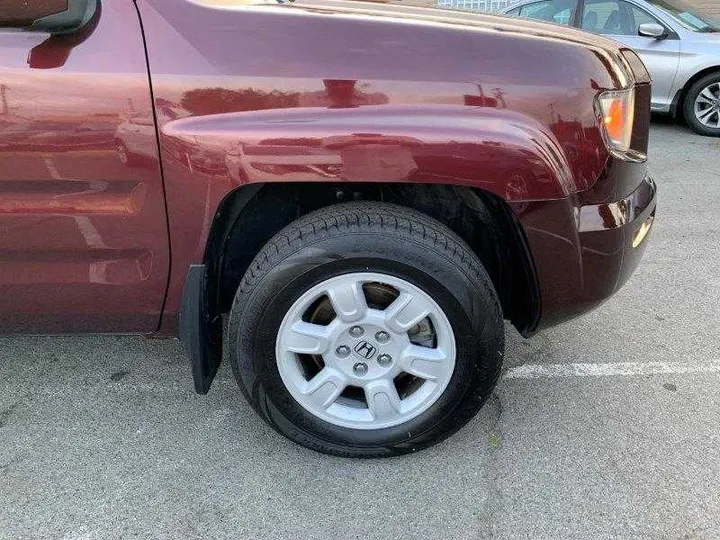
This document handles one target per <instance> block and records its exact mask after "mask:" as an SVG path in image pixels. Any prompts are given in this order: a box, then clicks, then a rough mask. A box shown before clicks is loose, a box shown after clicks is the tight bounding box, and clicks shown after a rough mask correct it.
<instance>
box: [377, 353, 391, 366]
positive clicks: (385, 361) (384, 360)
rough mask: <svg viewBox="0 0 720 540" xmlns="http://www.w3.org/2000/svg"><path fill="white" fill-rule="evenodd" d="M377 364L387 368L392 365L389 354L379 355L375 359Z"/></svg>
mask: <svg viewBox="0 0 720 540" xmlns="http://www.w3.org/2000/svg"><path fill="white" fill-rule="evenodd" d="M377 363H378V364H380V365H381V366H382V367H387V366H389V365H390V364H392V356H390V355H389V354H381V355H380V356H378V357H377Z"/></svg>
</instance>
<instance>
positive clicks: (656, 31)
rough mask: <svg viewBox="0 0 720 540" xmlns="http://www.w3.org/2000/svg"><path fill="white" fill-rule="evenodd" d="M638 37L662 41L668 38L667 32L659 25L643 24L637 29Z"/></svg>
mask: <svg viewBox="0 0 720 540" xmlns="http://www.w3.org/2000/svg"><path fill="white" fill-rule="evenodd" d="M638 35H639V36H644V37H649V38H655V39H664V38H666V37H667V36H668V31H667V30H666V29H665V27H664V26H663V25H661V24H656V23H644V24H641V25H640V26H639V27H638Z"/></svg>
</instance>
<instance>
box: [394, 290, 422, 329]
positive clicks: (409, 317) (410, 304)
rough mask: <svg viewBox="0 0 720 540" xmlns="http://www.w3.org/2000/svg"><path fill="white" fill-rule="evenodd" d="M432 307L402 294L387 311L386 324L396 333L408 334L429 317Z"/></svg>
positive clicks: (407, 294)
mask: <svg viewBox="0 0 720 540" xmlns="http://www.w3.org/2000/svg"><path fill="white" fill-rule="evenodd" d="M430 311H431V307H430V305H429V304H428V303H427V302H425V301H424V300H423V299H421V298H418V297H416V296H414V295H412V294H410V293H406V292H402V293H400V296H398V297H397V298H396V299H395V301H394V302H393V303H392V304H390V305H389V306H388V307H387V309H386V310H385V324H387V325H388V326H389V327H390V328H392V329H393V330H394V331H395V332H398V333H406V332H408V331H409V330H410V329H411V328H412V327H413V326H415V325H416V324H417V323H419V322H420V321H422V320H423V319H424V318H425V317H427V316H428V315H429V313H430Z"/></svg>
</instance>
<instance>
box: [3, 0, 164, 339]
mask: <svg viewBox="0 0 720 540" xmlns="http://www.w3.org/2000/svg"><path fill="white" fill-rule="evenodd" d="M0 26H9V25H5V24H2V23H0ZM148 80H149V79H148V72H147V63H146V58H145V50H144V45H143V36H142V32H141V27H140V22H139V19H138V14H137V12H136V9H135V6H134V3H133V2H132V1H128V0H124V1H117V0H111V1H109V2H102V6H101V8H100V7H98V11H97V12H96V13H95V15H94V18H93V19H92V20H91V22H90V23H89V24H87V25H86V26H85V27H83V29H81V30H80V31H78V32H75V33H72V34H67V35H54V36H53V35H50V34H48V33H44V32H34V31H18V30H17V29H13V28H0V333H15V332H21V333H28V332H33V333H47V332H53V333H62V332H150V331H153V330H155V329H156V328H157V327H158V324H159V319H160V313H161V309H162V305H163V301H164V298H165V289H166V284H167V277H168V269H169V245H168V232H167V221H166V212H165V200H164V191H163V184H162V177H161V173H160V167H159V160H158V148H157V138H156V134H155V129H154V120H153V105H152V101H151V92H150V87H149V83H148ZM139 118H142V119H149V121H150V122H151V125H150V126H149V129H147V128H148V126H142V127H143V129H133V128H134V127H135V126H134V124H133V122H135V123H137V121H138V119H139ZM146 123H147V121H146ZM128 126H132V127H131V128H130V129H129V128H128ZM128 133H131V136H132V140H125V138H126V137H127V136H128ZM141 136H142V140H140V137H141Z"/></svg>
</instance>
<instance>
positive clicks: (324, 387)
mask: <svg viewBox="0 0 720 540" xmlns="http://www.w3.org/2000/svg"><path fill="white" fill-rule="evenodd" d="M346 386H347V382H346V381H345V377H344V376H343V374H342V373H341V372H340V371H338V370H336V369H332V368H327V367H326V368H323V369H322V370H321V371H320V373H318V374H317V375H315V376H314V377H313V378H312V379H310V380H309V381H308V382H307V383H306V384H305V388H304V389H303V394H304V395H305V396H307V399H308V401H310V402H311V403H312V404H313V405H315V406H318V407H322V408H323V409H327V408H328V407H329V406H330V405H332V404H333V403H335V400H336V399H337V398H338V397H339V396H340V394H342V391H343V390H345V387H346Z"/></svg>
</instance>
